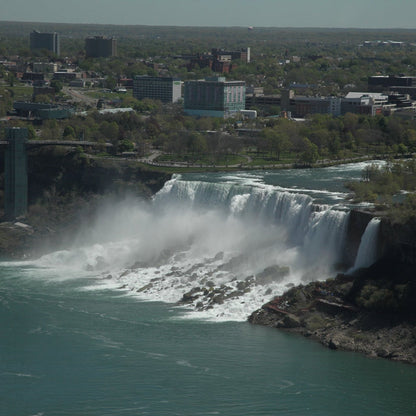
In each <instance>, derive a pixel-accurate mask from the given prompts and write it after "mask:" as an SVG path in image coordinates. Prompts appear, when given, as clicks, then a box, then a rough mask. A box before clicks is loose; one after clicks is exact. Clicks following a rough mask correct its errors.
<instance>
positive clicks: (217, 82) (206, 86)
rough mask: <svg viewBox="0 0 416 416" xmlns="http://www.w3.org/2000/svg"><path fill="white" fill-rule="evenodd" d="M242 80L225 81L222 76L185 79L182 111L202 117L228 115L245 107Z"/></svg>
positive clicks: (244, 86) (244, 84)
mask: <svg viewBox="0 0 416 416" xmlns="http://www.w3.org/2000/svg"><path fill="white" fill-rule="evenodd" d="M245 89H246V83H245V82H244V81H226V80H225V78H224V77H210V78H206V79H205V80H198V81H186V82H185V90H184V111H185V113H186V114H189V115H195V116H203V117H225V118H227V117H230V116H232V115H233V114H236V113H238V112H239V111H240V110H244V109H245Z"/></svg>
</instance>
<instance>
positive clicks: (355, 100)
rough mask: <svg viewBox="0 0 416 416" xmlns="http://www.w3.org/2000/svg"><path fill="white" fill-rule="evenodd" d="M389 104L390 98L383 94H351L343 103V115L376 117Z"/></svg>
mask: <svg viewBox="0 0 416 416" xmlns="http://www.w3.org/2000/svg"><path fill="white" fill-rule="evenodd" d="M387 104H388V96H387V95H384V94H382V93H370V92H349V93H348V94H347V95H346V96H345V97H344V98H343V99H342V102H341V114H346V113H358V114H368V115H372V116H375V115H376V114H381V112H382V109H383V107H384V106H387Z"/></svg>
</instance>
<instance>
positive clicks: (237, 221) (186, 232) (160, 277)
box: [36, 175, 349, 320]
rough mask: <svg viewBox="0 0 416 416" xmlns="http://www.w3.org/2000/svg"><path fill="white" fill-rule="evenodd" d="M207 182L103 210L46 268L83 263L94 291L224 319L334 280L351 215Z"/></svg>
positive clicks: (235, 183)
mask: <svg viewBox="0 0 416 416" xmlns="http://www.w3.org/2000/svg"><path fill="white" fill-rule="evenodd" d="M203 179H205V180H186V179H182V178H181V176H175V177H174V178H173V179H172V180H170V181H168V182H167V183H166V184H165V186H164V187H163V189H161V190H160V191H159V192H158V193H157V194H156V195H155V196H154V198H153V201H152V202H151V203H149V204H148V203H145V202H142V203H138V202H137V201H130V202H129V201H126V202H122V201H120V203H110V204H108V205H107V206H106V207H102V212H101V213H99V215H98V216H97V219H96V221H95V224H94V225H92V227H90V228H89V229H88V230H87V231H88V235H86V236H85V237H84V238H81V239H80V241H82V242H83V244H77V245H76V246H75V247H74V248H73V249H71V250H68V251H65V252H57V253H52V254H50V255H47V256H44V257H43V258H41V259H40V260H39V261H38V262H37V263H36V264H37V266H39V267H48V268H53V267H55V266H54V265H57V270H61V269H62V267H63V265H64V266H65V267H69V268H71V270H72V268H78V269H81V270H84V273H89V275H88V276H89V279H91V275H92V276H95V279H96V283H95V285H93V286H94V287H98V288H103V287H107V288H111V289H114V288H122V289H123V290H128V291H129V292H130V293H131V294H133V295H134V296H137V297H139V298H140V299H142V300H150V301H163V302H172V303H175V302H178V301H180V300H181V299H182V300H183V301H184V302H185V303H186V305H187V307H188V308H190V309H191V310H192V316H195V314H196V315H197V316H201V317H203V318H207V319H215V320H218V319H223V320H229V319H231V320H235V319H236V320H241V319H246V317H247V315H248V314H249V313H251V312H252V311H253V310H255V309H257V308H259V307H260V306H261V305H263V304H264V303H266V302H267V301H269V300H270V296H271V294H273V295H278V294H281V293H283V292H284V291H285V290H287V288H288V287H291V286H293V285H296V284H300V283H305V282H309V281H311V280H323V279H326V278H328V277H330V276H333V273H334V270H335V266H336V264H337V263H339V262H340V260H341V256H342V253H343V248H344V243H345V236H346V225H347V223H348V217H349V214H348V212H346V211H342V210H339V209H334V207H331V206H329V205H317V204H314V201H313V199H312V197H310V196H308V195H305V194H302V193H301V192H299V191H298V192H296V191H291V190H288V189H287V188H286V189H284V188H280V187H279V186H276V185H269V184H265V183H261V182H255V181H253V180H251V181H245V178H242V180H240V181H239V180H238V179H239V178H238V177H237V178H235V177H231V176H222V177H217V176H215V175H213V176H209V177H207V178H203ZM247 182H249V183H247ZM87 242H88V243H87ZM53 273H55V272H53ZM74 275H76V273H74ZM198 314H199V315H198Z"/></svg>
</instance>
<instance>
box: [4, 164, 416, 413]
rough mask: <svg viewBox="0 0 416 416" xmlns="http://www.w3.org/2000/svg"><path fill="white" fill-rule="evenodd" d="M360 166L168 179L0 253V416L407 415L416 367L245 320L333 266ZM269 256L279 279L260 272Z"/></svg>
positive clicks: (415, 397)
mask: <svg viewBox="0 0 416 416" xmlns="http://www.w3.org/2000/svg"><path fill="white" fill-rule="evenodd" d="M362 167H363V165H362V164H358V165H350V166H340V167H336V168H328V169H321V170H316V171H282V172H276V173H272V172H260V173H259V172H254V173H241V174H239V173H238V174H232V175H230V174H227V175H225V174H211V175H184V176H181V177H175V178H174V179H173V180H172V181H170V182H169V183H167V184H166V185H165V188H164V189H163V190H162V191H161V192H160V193H159V194H158V195H157V196H156V198H155V200H154V201H153V202H152V204H150V205H149V204H144V203H140V202H138V201H135V200H133V199H132V200H129V201H123V202H119V203H111V204H109V205H108V206H107V207H103V210H102V212H101V213H100V215H99V216H98V217H97V220H96V222H94V223H92V224H90V226H89V227H88V229H87V230H85V232H84V233H81V234H80V236H79V237H78V238H77V239H76V240H75V241H74V243H73V245H72V246H70V247H69V248H68V250H64V251H59V252H55V253H50V254H48V255H45V256H43V257H42V258H40V259H36V260H32V261H21V262H7V261H3V262H2V263H0V415H1V416H3V415H4V416H55V415H56V416H60V415H68V416H69V415H85V416H107V415H108V416H110V415H121V416H133V415H152V416H168V415H169V416H170V415H172V416H173V415H189V416H196V415H226V416H234V415H235V416H237V415H238V416H273V415H296V416H304V415H313V416H333V415H338V416H344V415H345V416H347V415H348V416H350V415H360V416H373V415H377V416H383V415H385V416H388V415H403V416H405V415H406V416H412V415H415V414H416V368H415V367H413V366H410V365H405V364H401V363H394V362H389V361H386V360H381V359H368V358H366V357H364V356H361V355H359V354H354V353H347V352H341V351H331V350H328V349H326V348H324V347H322V346H321V345H319V344H318V343H315V342H313V341H310V340H308V339H304V338H302V337H298V336H294V335H290V334H286V333H284V332H280V331H278V330H275V329H270V328H263V327H258V326H253V325H250V324H248V323H247V322H246V319H247V317H248V315H249V314H250V313H251V312H252V311H253V310H254V309H256V308H258V307H260V306H261V305H262V303H264V302H265V301H267V300H268V299H270V297H271V296H273V295H274V294H278V293H281V292H282V291H283V290H285V288H286V287H287V286H288V285H291V284H296V283H299V282H305V281H309V280H311V279H313V278H318V277H317V276H319V278H324V277H328V276H331V275H332V273H333V271H334V269H333V264H334V263H336V262H337V261H338V259H339V256H340V255H342V238H343V235H344V231H345V223H346V222H347V221H348V208H349V207H348V206H347V205H346V204H345V201H344V199H343V198H344V197H345V192H346V191H345V189H344V187H343V183H344V182H345V180H348V179H350V178H358V177H359V176H360V170H361V169H362ZM335 242H336V243H335ZM366 244H367V243H366ZM305 259H306V260H305ZM274 264H278V265H284V266H285V267H287V268H288V269H290V273H289V274H288V276H287V277H286V278H285V280H284V281H283V282H281V281H279V282H274V281H267V282H260V281H257V282H256V275H257V274H259V272H261V271H262V270H263V269H264V268H266V267H268V266H270V265H274ZM318 272H319V274H318ZM241 282H255V283H250V285H248V286H246V288H248V289H247V290H246V292H245V293H244V294H242V293H239V295H238V296H229V297H226V299H225V300H224V301H223V302H222V303H221V302H219V303H215V302H214V303H212V302H211V303H210V300H209V299H208V298H207V297H205V298H204V297H203V296H202V295H201V296H200V297H199V298H198V299H197V300H195V302H191V303H189V304H188V305H187V307H186V308H184V307H178V306H177V305H176V304H175V302H177V301H178V300H179V299H180V298H181V297H182V295H183V294H184V293H186V292H187V291H189V290H191V289H193V288H195V287H199V288H202V289H201V291H203V289H204V288H210V290H215V289H216V288H218V287H222V288H224V287H227V288H230V291H232V290H236V288H237V287H239V286H238V285H239V283H241Z"/></svg>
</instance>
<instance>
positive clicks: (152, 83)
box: [133, 75, 182, 103]
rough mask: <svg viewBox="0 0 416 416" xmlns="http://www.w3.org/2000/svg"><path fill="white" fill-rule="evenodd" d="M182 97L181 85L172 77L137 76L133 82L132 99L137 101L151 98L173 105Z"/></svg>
mask: <svg viewBox="0 0 416 416" xmlns="http://www.w3.org/2000/svg"><path fill="white" fill-rule="evenodd" d="M181 96H182V83H181V81H180V80H179V79H177V78H172V77H150V76H147V75H137V76H135V77H134V81H133V97H134V98H137V99H138V100H142V99H143V98H151V99H152V100H160V101H162V102H163V103H174V102H176V101H178V100H179V99H180V98H181Z"/></svg>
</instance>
